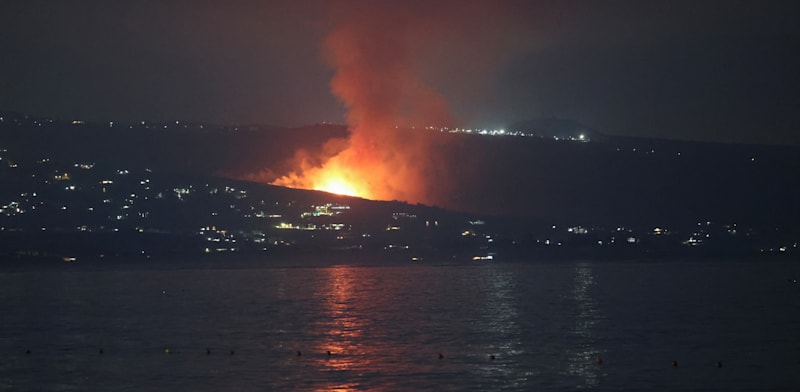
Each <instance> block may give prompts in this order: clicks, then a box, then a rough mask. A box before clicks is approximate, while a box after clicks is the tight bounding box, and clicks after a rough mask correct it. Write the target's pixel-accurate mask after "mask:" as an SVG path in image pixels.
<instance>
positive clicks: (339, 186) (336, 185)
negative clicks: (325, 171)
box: [314, 178, 363, 197]
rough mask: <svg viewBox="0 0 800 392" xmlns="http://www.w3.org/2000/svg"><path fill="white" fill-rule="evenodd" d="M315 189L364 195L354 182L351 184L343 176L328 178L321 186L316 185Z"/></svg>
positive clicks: (341, 193)
mask: <svg viewBox="0 0 800 392" xmlns="http://www.w3.org/2000/svg"><path fill="white" fill-rule="evenodd" d="M314 190H317V191H324V192H330V193H336V194H339V195H345V196H359V197H363V196H362V195H361V193H359V192H358V191H357V190H356V188H355V187H354V186H353V185H352V184H350V183H349V182H347V181H346V180H343V179H342V178H331V179H328V180H326V181H324V182H323V184H322V185H321V186H319V187H315V188H314Z"/></svg>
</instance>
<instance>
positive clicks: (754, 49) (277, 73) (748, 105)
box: [0, 0, 800, 145]
mask: <svg viewBox="0 0 800 392" xmlns="http://www.w3.org/2000/svg"><path fill="white" fill-rule="evenodd" d="M426 3H431V4H426ZM796 4H798V3H797V2H779V1H768V2H760V1H748V2H742V1H713V2H699V1H685V2H684V1H562V2H534V1H519V2H485V3H482V2H469V1H440V2H424V1H409V2H405V3H404V4H403V6H401V7H399V8H398V6H396V5H394V6H392V7H394V9H392V10H391V12H379V11H376V9H377V8H380V7H383V6H384V5H385V6H387V7H389V6H390V3H389V2H385V3H382V2H380V1H373V2H363V3H361V2H352V1H350V2H337V1H322V0H320V1H308V0H306V1H292V2H288V1H286V2H277V1H261V2H255V1H252V2H242V1H230V2H228V1H225V2H223V1H144V0H143V1H94V2H90V1H9V0H5V1H3V2H2V3H0V53H2V56H0V110H14V111H21V112H25V113H29V114H33V115H43V116H52V117H56V118H61V119H65V120H68V119H75V118H81V119H84V120H103V121H105V120H117V121H135V120H154V121H160V120H174V119H180V120H189V121H202V122H213V123H224V124H231V123H236V124H243V123H262V124H274V125H286V126H298V125H304V124H310V123H316V122H322V121H328V122H334V123H345V122H346V119H345V115H346V113H347V108H346V107H345V105H344V104H343V102H342V101H341V100H340V98H337V96H335V95H334V94H333V93H332V92H331V87H330V80H331V78H332V77H333V75H334V72H335V70H334V68H333V66H332V65H331V61H330V59H329V58H328V57H329V54H328V53H327V51H326V49H325V47H324V45H323V42H324V39H325V37H326V36H327V35H328V34H329V32H330V31H331V29H333V28H335V27H337V26H341V22H342V20H345V21H347V23H359V21H361V20H363V21H367V22H370V23H377V24H380V25H385V26H386V28H387V29H391V28H392V26H395V25H397V24H396V23H395V22H396V21H394V20H382V18H388V19H393V18H395V16H394V15H401V16H397V17H398V18H401V17H402V18H405V19H404V21H403V26H404V28H405V29H404V30H403V31H402V32H399V33H398V34H400V37H401V38H402V40H403V41H402V42H403V44H404V45H405V48H404V50H405V55H407V56H408V60H407V61H408V63H409V64H411V66H412V67H413V70H414V74H415V75H416V77H418V78H419V80H423V81H425V83H427V84H428V85H429V86H430V87H431V88H432V89H433V90H435V91H436V92H437V93H438V94H441V96H442V97H444V98H445V99H446V101H447V103H448V104H449V106H450V109H451V111H452V115H453V118H454V119H455V120H454V121H457V122H459V124H461V125H466V126H476V127H492V128H495V127H507V126H510V125H511V124H513V123H515V122H518V121H523V120H529V119H534V118H540V117H551V116H555V117H559V118H566V119H571V120H576V121H579V122H581V123H584V124H586V125H587V126H589V127H592V128H594V129H596V130H598V131H600V132H604V133H608V134H614V135H632V136H645V137H661V138H671V139H692V140H708V141H722V142H754V143H765V144H793V145H798V144H800V132H798V125H797V124H798V121H797V118H796V117H797V116H796V114H797V112H798V109H800V77H798V70H799V69H800V45H798V41H799V38H800V24H799V23H798V22H797V21H798V20H800V12H798V11H800V6H798V5H796ZM362 9H363V10H366V11H364V12H361V10H362ZM345 12H346V13H350V14H348V15H344V14H343V13H345ZM384 22H386V23H384ZM376 45H380V42H378V43H376Z"/></svg>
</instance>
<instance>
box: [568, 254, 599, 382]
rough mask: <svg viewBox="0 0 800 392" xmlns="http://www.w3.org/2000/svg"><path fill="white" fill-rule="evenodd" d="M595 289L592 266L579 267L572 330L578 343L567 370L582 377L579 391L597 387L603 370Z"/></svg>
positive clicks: (577, 266)
mask: <svg viewBox="0 0 800 392" xmlns="http://www.w3.org/2000/svg"><path fill="white" fill-rule="evenodd" d="M594 285H595V280H594V275H593V273H592V265H591V264H589V263H579V264H578V265H576V266H575V279H574V288H573V290H572V300H573V301H574V303H575V306H576V308H577V309H576V310H577V315H576V316H575V325H574V327H573V328H572V330H571V332H572V333H573V334H574V338H575V343H574V344H572V345H570V346H569V349H568V352H569V357H568V365H567V369H566V370H567V374H570V375H573V376H578V377H579V384H578V385H577V387H579V388H592V387H596V386H597V385H598V384H599V382H600V375H601V374H600V371H601V369H602V367H601V366H599V365H600V364H599V363H598V358H602V353H601V352H600V351H599V350H598V348H597V347H596V344H597V338H596V337H595V336H594V329H595V327H596V324H597V323H598V321H599V320H600V319H601V315H600V311H599V310H598V308H597V304H596V302H595V300H594V299H593V298H592V288H593V287H592V286H594Z"/></svg>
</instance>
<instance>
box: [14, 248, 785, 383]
mask: <svg viewBox="0 0 800 392" xmlns="http://www.w3.org/2000/svg"><path fill="white" fill-rule="evenodd" d="M791 279H800V265H798V263H794V264H790V263H783V262H729V263H725V262H691V263H690V262H678V261H674V262H641V263H632V262H625V263H614V262H557V263H527V264H520V263H515V264H481V265H477V264H476V265H462V266H426V265H397V266H370V267H354V266H334V267H314V268H236V269H224V268H219V267H217V268H192V267H186V266H184V267H182V268H172V269H169V268H167V269H165V268H148V267H141V266H139V267H137V268H130V267H127V268H126V267H114V268H104V269H97V268H95V269H88V268H83V267H82V266H81V265H79V264H78V263H72V264H71V265H70V264H66V263H65V265H64V266H63V267H62V266H56V267H50V268H46V269H39V270H34V269H15V270H10V269H9V270H6V271H4V270H2V269H0V304H2V305H1V306H2V324H0V390H20V391H27V390H47V391H65V390H76V391H77V390H79V391H84V390H102V391H122V390H125V391H147V390H163V391H178V390H182V391H252V390H259V391H260V390H339V391H348V390H370V391H381V390H386V391H396V390H458V391H461V390H474V391H489V390H520V391H523V390H563V391H571V390H579V389H595V390H653V389H658V390H693V391H699V390H753V391H763V390H798V389H800V284H797V283H793V282H791ZM207 348H208V349H209V350H210V354H208V351H207ZM101 349H102V354H101V353H100V350H101ZM28 351H29V353H28ZM328 351H330V355H329V354H328ZM298 352H299V354H300V355H298ZM231 353H233V355H232V354H231ZM440 353H441V355H442V357H443V358H440V355H439V354H440ZM492 356H493V357H492ZM598 357H600V358H602V364H598V363H597V362H598V361H597V358H598ZM492 358H494V359H492ZM672 361H677V364H678V366H673V365H672ZM718 362H721V365H722V367H718V365H717V363H718Z"/></svg>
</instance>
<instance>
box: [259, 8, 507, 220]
mask: <svg viewBox="0 0 800 392" xmlns="http://www.w3.org/2000/svg"><path fill="white" fill-rule="evenodd" d="M397 3H398V4H394V3H390V2H375V1H364V2H344V3H341V2H336V3H333V9H332V10H331V11H332V12H331V20H332V24H333V26H332V28H331V30H330V32H329V33H328V34H327V36H326V38H325V40H324V44H323V46H324V51H325V56H326V60H327V61H328V62H329V63H330V65H331V66H332V67H333V68H334V69H335V75H334V76H333V79H332V80H331V82H330V86H331V91H332V92H333V93H334V94H335V95H336V96H337V97H338V98H339V99H340V100H341V101H342V103H343V104H344V105H345V107H346V109H347V123H348V129H349V137H348V138H347V139H346V140H338V141H335V142H332V143H333V144H332V145H333V146H335V147H336V148H337V149H340V150H339V152H338V153H335V154H332V156H331V157H329V159H327V160H325V161H324V162H323V163H321V164H319V163H318V162H315V160H314V159H308V158H310V157H305V159H299V162H298V163H297V164H296V165H295V166H296V170H295V171H293V172H292V173H289V174H287V175H285V176H283V177H281V178H279V179H277V180H276V181H274V182H273V183H274V184H276V185H283V186H289V187H295V188H306V189H320V190H328V191H334V192H340V193H351V194H355V195H358V196H362V197H366V198H370V199H381V200H403V201H408V202H412V203H425V204H434V205H435V204H441V201H442V200H445V199H444V198H443V196H442V195H445V194H447V193H449V192H451V191H452V187H453V182H452V181H450V177H451V176H450V172H451V171H452V167H453V162H452V156H449V157H447V156H448V154H447V153H446V150H447V149H448V148H449V147H451V146H449V144H448V142H446V140H451V139H448V138H446V137H443V136H441V135H438V132H436V131H432V130H426V129H424V128H425V127H429V126H432V127H442V126H448V127H454V126H458V125H459V123H458V121H457V120H456V119H455V118H454V116H453V115H452V113H451V109H450V106H449V104H448V100H447V99H445V97H444V96H443V95H442V94H441V93H439V92H438V91H437V89H436V88H435V87H434V85H433V84H432V83H430V82H429V81H428V80H426V78H425V77H424V76H428V77H430V76H436V74H437V72H438V73H439V75H441V73H442V70H444V71H445V72H450V73H453V74H457V73H459V72H469V70H470V69H472V70H478V71H479V72H485V71H486V69H489V68H492V64H494V63H496V62H498V61H501V60H502V59H501V58H500V57H501V56H497V55H493V54H494V53H493V52H494V50H486V49H487V48H492V49H496V48H497V47H501V48H502V47H503V46H504V45H505V43H498V42H492V41H491V39H487V38H486V35H483V33H485V32H486V31H487V29H486V28H485V25H489V26H494V25H498V24H501V23H507V21H508V20H509V17H508V11H509V10H508V9H507V7H506V8H502V7H497V6H496V5H493V3H489V2H486V3H484V2H481V3H477V2H466V1H464V2H435V5H433V6H431V5H425V4H424V3H423V2H414V1H411V2H397ZM486 18H489V19H488V20H487V19H486ZM493 19H494V20H493ZM489 33H490V34H489V36H492V35H491V31H489ZM514 45H516V44H514ZM442 48H451V49H453V50H454V56H455V57H457V58H458V60H460V61H462V62H463V63H462V65H459V64H458V61H456V60H454V59H449V58H447V57H446V54H445V55H442V54H441V51H440V50H441V49H442ZM470 49H474V51H475V52H474V53H468V52H469V51H470ZM467 54H468V55H469V57H468V58H464V57H465V55H467ZM426 56H428V57H435V59H436V61H437V63H436V64H435V65H433V66H430V64H426V61H425V57H426ZM448 65H449V68H448ZM476 65H479V66H477V67H476ZM445 68H448V69H445ZM462 79H463V78H462ZM475 83H476V84H477V83H479V82H478V80H475ZM461 89H462V90H463V89H464V88H463V86H462V88H461ZM332 148H333V147H332ZM328 151H329V152H330V151H331V149H329V150H328ZM450 155H452V154H450ZM298 157H301V158H302V154H301V155H299V156H298ZM445 157H447V159H445Z"/></svg>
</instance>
